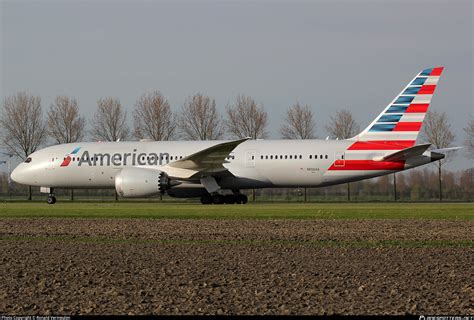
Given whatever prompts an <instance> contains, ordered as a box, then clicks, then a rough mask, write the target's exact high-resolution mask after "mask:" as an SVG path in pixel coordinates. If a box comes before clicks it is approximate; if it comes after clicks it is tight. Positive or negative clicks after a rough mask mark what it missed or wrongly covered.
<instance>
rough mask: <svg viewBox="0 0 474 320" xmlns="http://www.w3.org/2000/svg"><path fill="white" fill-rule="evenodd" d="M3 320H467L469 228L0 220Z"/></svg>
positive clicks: (472, 252) (471, 294) (471, 275)
mask: <svg viewBox="0 0 474 320" xmlns="http://www.w3.org/2000/svg"><path fill="white" fill-rule="evenodd" d="M0 239H1V240H0V246H1V247H0V248H1V250H0V313H6V314H249V313H251V314H253V313H258V314H333V313H337V314H384V313H387V314H405V313H411V314H473V313H474V307H473V306H474V287H473V279H474V267H473V263H474V247H473V240H474V221H472V220H376V219H374V220H342V219H340V220H329V219H322V220H173V219H163V220H162V219H67V218H66V219H59V218H34V219H33V218H2V219H0Z"/></svg>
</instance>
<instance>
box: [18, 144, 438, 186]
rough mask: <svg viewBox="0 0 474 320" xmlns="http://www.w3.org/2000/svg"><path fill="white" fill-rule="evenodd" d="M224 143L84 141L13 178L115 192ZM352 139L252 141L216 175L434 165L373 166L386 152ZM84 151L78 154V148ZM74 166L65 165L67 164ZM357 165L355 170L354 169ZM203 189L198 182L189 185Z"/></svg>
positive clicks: (276, 176) (293, 178) (356, 176)
mask: <svg viewBox="0 0 474 320" xmlns="http://www.w3.org/2000/svg"><path fill="white" fill-rule="evenodd" d="M222 142H223V141H162V142H82V143H71V144H63V145H55V146H50V147H47V148H44V149H42V150H39V151H37V152H34V153H33V154H31V155H30V158H31V161H30V162H29V163H21V164H20V165H19V166H18V167H17V168H16V169H15V170H14V172H13V173H12V178H13V179H14V180H15V181H17V182H19V183H22V184H27V185H31V186H40V187H49V188H114V187H115V177H116V175H117V174H118V173H119V172H120V171H121V170H122V169H123V168H126V167H143V168H150V169H157V170H160V168H163V167H164V166H165V165H166V164H168V163H172V162H173V161H177V160H179V159H182V158H184V157H186V156H188V155H191V154H193V153H196V152H198V151H200V150H202V149H205V148H208V147H211V146H213V145H216V144H219V143H222ZM352 143H354V141H350V140H249V141H246V142H243V143H241V144H240V145H238V146H237V147H236V148H235V149H234V150H233V151H232V152H231V153H230V156H229V158H228V162H227V163H225V164H224V167H225V168H227V169H228V172H226V174H222V175H220V176H217V182H218V183H219V185H220V187H221V188H222V189H252V188H267V187H319V186H326V185H333V184H339V183H344V182H348V181H356V180H362V179H367V178H370V177H375V176H380V175H384V174H389V173H392V172H396V171H400V170H404V169H408V168H413V167H415V166H419V165H422V164H425V163H429V162H431V161H432V160H431V158H430V156H429V152H427V153H426V154H423V155H422V156H419V157H417V158H414V159H410V160H409V161H404V162H403V163H397V164H396V165H395V166H393V165H382V166H380V165H378V164H377V166H375V167H374V166H372V165H371V163H372V162H374V161H373V159H374V158H376V157H380V156H384V155H385V154H387V153H388V151H387V150H363V151H350V150H347V149H348V147H349V146H350V145H351V144H352ZM77 148H80V149H79V150H78V151H77V153H76V154H71V152H73V150H74V149H77ZM68 156H69V157H70V162H69V163H68V164H67V165H64V164H65V159H66V158H67V157H68ZM354 163H356V165H354ZM193 183H195V184H199V183H200V182H199V180H196V181H187V184H184V185H181V186H180V187H181V188H183V187H186V186H189V185H190V184H193Z"/></svg>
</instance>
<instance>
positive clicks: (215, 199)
mask: <svg viewBox="0 0 474 320" xmlns="http://www.w3.org/2000/svg"><path fill="white" fill-rule="evenodd" d="M212 202H213V203H214V204H223V203H224V196H223V195H221V194H216V195H214V196H212Z"/></svg>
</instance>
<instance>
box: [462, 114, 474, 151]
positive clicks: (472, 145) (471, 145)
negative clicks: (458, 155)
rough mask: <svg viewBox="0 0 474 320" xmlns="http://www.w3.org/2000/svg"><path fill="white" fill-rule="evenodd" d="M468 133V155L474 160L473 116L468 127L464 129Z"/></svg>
mask: <svg viewBox="0 0 474 320" xmlns="http://www.w3.org/2000/svg"><path fill="white" fill-rule="evenodd" d="M463 130H464V132H465V133H466V147H467V153H468V155H469V157H470V158H471V159H474V117H473V116H471V118H470V119H469V122H468V123H467V125H466V127H465V128H464V129H463Z"/></svg>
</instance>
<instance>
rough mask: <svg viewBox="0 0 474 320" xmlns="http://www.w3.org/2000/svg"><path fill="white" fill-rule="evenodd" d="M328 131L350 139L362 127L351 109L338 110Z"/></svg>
mask: <svg viewBox="0 0 474 320" xmlns="http://www.w3.org/2000/svg"><path fill="white" fill-rule="evenodd" d="M326 131H327V132H328V133H329V135H330V136H333V137H335V138H338V139H349V138H351V137H353V136H355V135H356V134H357V133H358V132H359V131H360V127H359V124H358V123H357V122H356V121H355V120H354V117H353V116H352V112H350V111H349V110H338V111H336V115H334V116H331V121H329V124H328V125H326ZM393 178H394V179H395V176H394V177H393ZM394 181H395V180H394ZM395 188H396V187H395ZM347 201H351V185H350V183H347Z"/></svg>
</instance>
